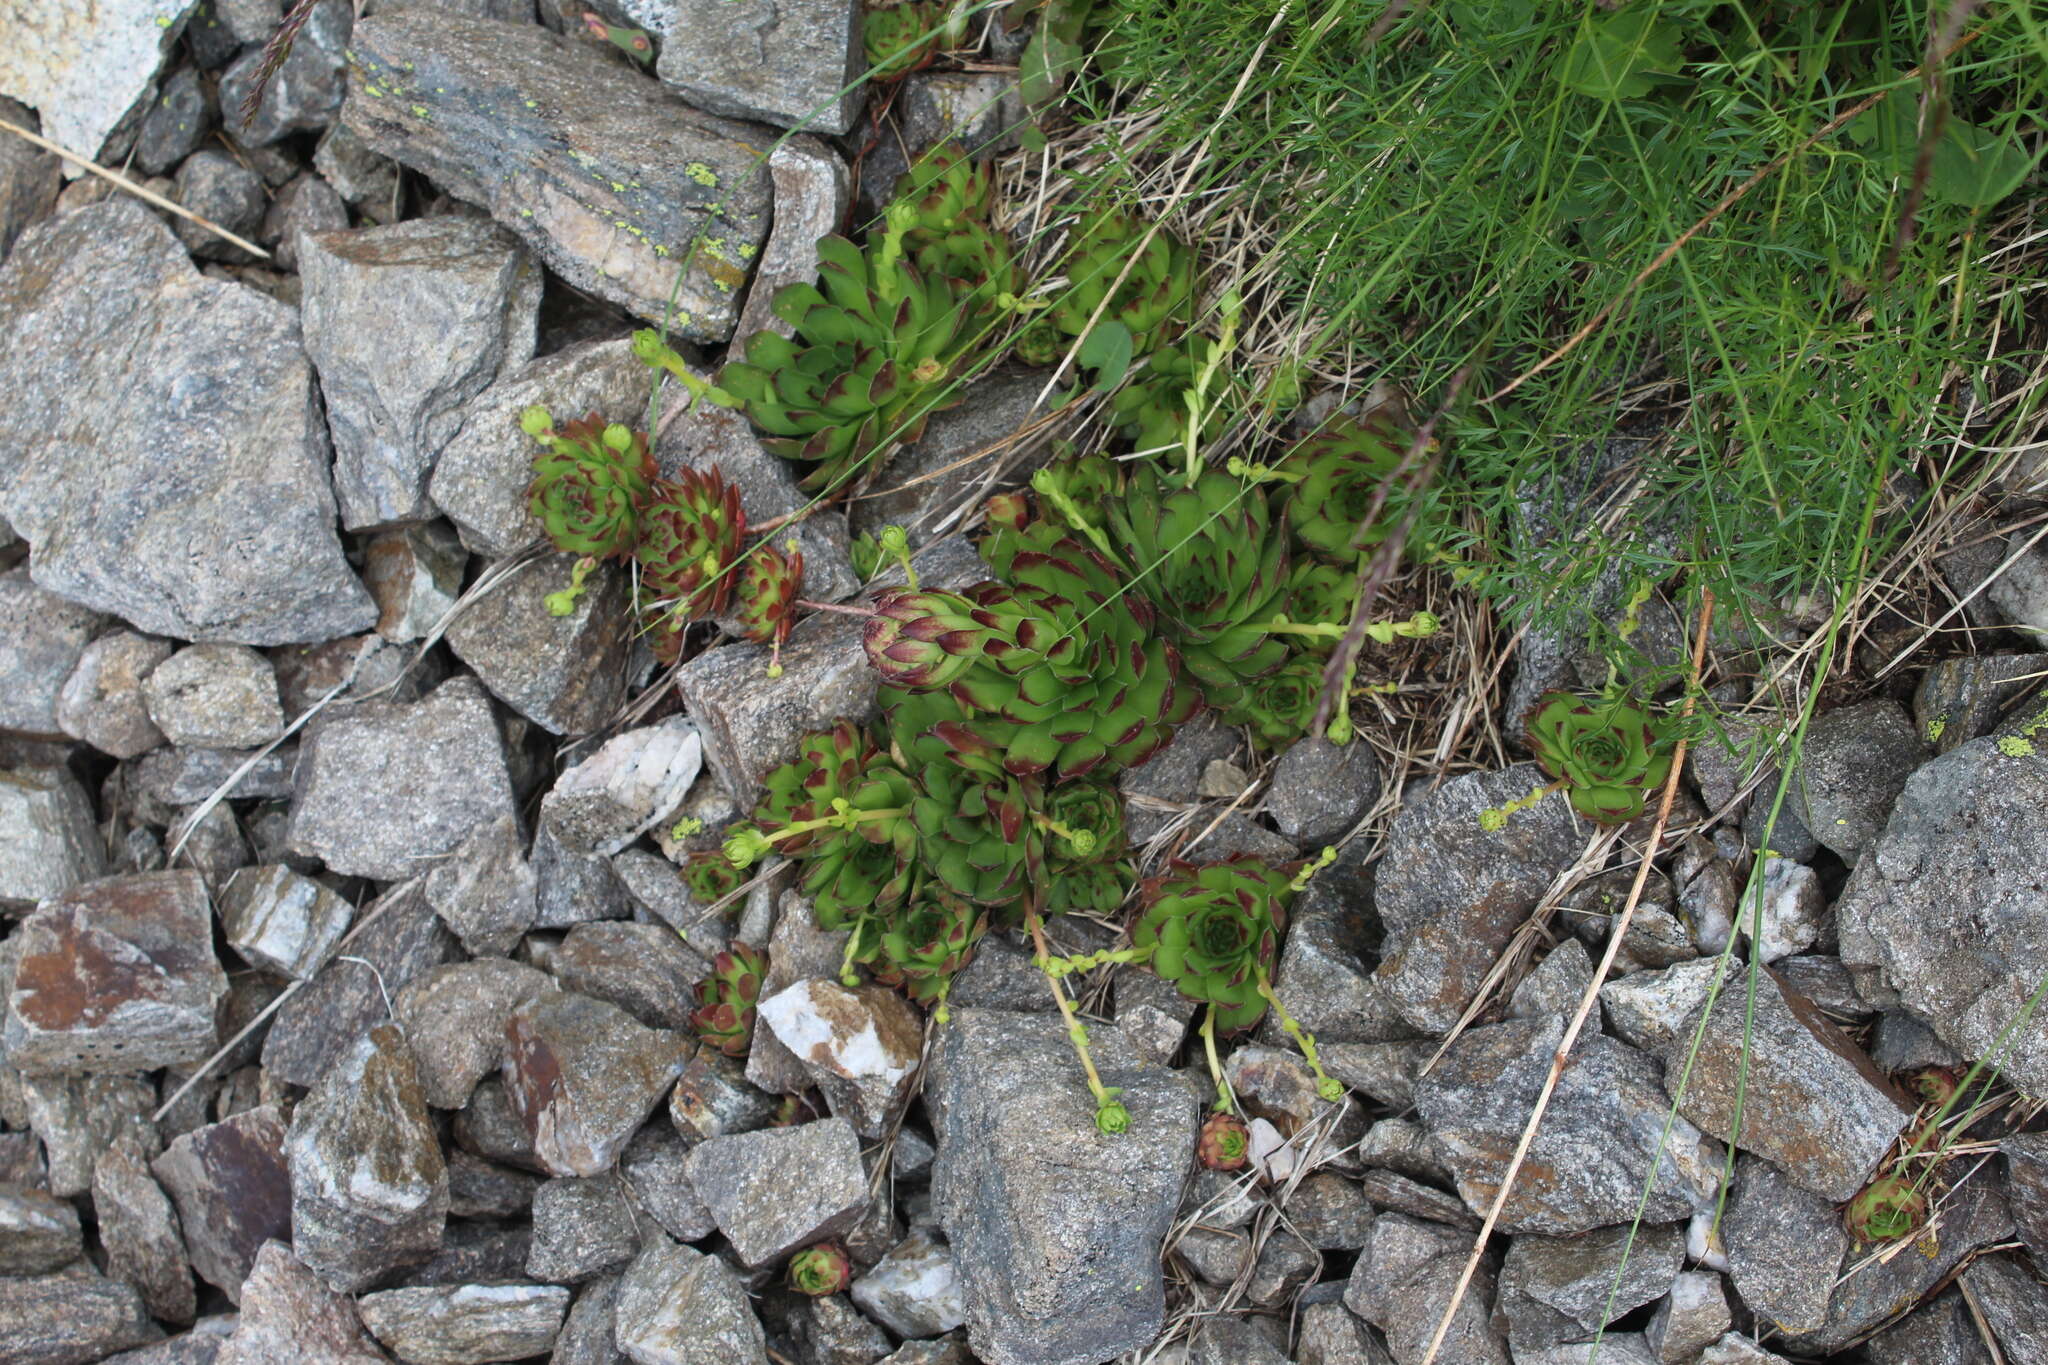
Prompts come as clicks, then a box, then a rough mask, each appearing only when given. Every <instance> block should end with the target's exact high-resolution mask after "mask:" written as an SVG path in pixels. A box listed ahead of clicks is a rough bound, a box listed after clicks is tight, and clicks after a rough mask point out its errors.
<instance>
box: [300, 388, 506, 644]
mask: <svg viewBox="0 0 2048 1365" xmlns="http://www.w3.org/2000/svg"><path fill="white" fill-rule="evenodd" d="M332 410H333V409H332V406H331V405H330V407H329V411H330V412H332ZM373 420H374V418H373ZM389 448H390V447H389V446H386V447H382V449H385V450H386V451H387V452H388V450H389ZM375 458H376V457H375V455H374V454H373V455H372V456H371V457H370V459H371V460H373V461H374V459H375ZM358 472H359V473H361V472H362V470H361V469H359V470H358ZM389 472H390V471H389V470H388V469H384V470H372V471H371V472H370V474H369V476H368V477H369V478H370V479H371V480H372V481H375V480H376V479H377V478H379V477H381V476H382V475H383V474H388V473H389ZM421 473H422V477H421V480H420V482H424V470H422V471H421ZM420 497H421V500H422V502H424V495H423V494H422V495H420ZM468 562H469V554H468V552H467V551H465V550H464V549H463V548H462V542H461V540H460V539H459V538H457V536H456V534H455V532H454V531H453V530H452V529H450V528H449V527H448V526H447V525H446V524H445V523H443V522H438V521H430V522H414V523H411V524H408V525H403V526H395V527H393V528H391V529H390V530H388V531H385V532H384V533H383V534H381V535H378V536H375V537H373V538H372V539H371V541H370V543H369V545H368V546H367V547H365V549H364V551H363V583H364V585H365V586H366V587H368V588H369V590H370V596H371V597H373V598H375V599H376V601H377V633H378V635H380V636H382V637H383V638H384V639H385V640H388V641H390V642H391V643H393V644H401V643H405V642H407V641H411V640H418V639H423V638H425V637H426V636H428V635H431V634H432V633H433V632H434V629H435V627H436V626H438V625H439V624H440V623H441V621H442V619H443V618H445V617H446V616H447V615H448V613H449V612H450V611H451V610H452V609H453V608H454V606H455V602H456V599H457V598H459V597H461V596H462V574H463V570H464V568H465V567H466V566H467V565H468ZM481 600H483V601H488V600H490V599H489V598H485V599H481ZM456 619H457V620H460V619H461V618H460V617H458V618H456Z"/></svg>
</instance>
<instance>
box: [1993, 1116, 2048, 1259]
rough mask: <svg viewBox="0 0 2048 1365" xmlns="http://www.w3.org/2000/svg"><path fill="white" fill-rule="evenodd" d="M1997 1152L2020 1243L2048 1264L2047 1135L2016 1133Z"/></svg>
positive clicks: (2036, 1257)
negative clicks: (2003, 1172)
mask: <svg viewBox="0 0 2048 1365" xmlns="http://www.w3.org/2000/svg"><path fill="white" fill-rule="evenodd" d="M1998 1152H1999V1155H2000V1157H2001V1158H2002V1159H2003V1160H2002V1165H2003V1166H2004V1169H2005V1197H2006V1199H2007V1200H2009V1201H2010V1202H2011V1204H2012V1217H2013V1222H2014V1223H2015V1224H2016V1225H2017V1226H2018V1228H2019V1235H2020V1240H2021V1241H2023V1242H2025V1243H2026V1244H2027V1250H2029V1251H2031V1252H2033V1253H2034V1259H2035V1260H2036V1261H2037V1262H2039V1263H2042V1264H2048V1133H2015V1134H2014V1135H2013V1136H2011V1137H2009V1138H2007V1139H2006V1140H2005V1141H2004V1142H2002V1143H2000V1144H1999V1147H1998Z"/></svg>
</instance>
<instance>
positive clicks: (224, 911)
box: [220, 865, 355, 981]
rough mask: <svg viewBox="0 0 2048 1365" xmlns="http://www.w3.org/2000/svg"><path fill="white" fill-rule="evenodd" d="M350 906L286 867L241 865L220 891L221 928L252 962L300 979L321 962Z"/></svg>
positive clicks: (338, 939) (338, 935)
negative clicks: (241, 867)
mask: <svg viewBox="0 0 2048 1365" xmlns="http://www.w3.org/2000/svg"><path fill="white" fill-rule="evenodd" d="M354 916H355V908H354V907H353V906H351V905H350V904H349V903H348V902H347V901H345V900H343V899H342V898H341V897H339V896H337V895H335V894H334V893H333V892H332V891H330V890H328V889H327V888H326V887H324V886H322V885H321V884H320V883H319V882H316V881H314V880H313V879H312V878H310V877H302V876H300V875H299V874H298V873H296V872H294V871H292V870H291V869H290V868H288V867H282V866H277V865H272V866H269V867H252V868H244V869H242V870H241V871H240V872H237V873H235V875H234V876H233V877H232V878H230V879H229V880H228V883H227V886H226V887H225V888H224V889H223V890H222V892H221V895H220V919H221V929H222V931H223V932H224V933H225V934H226V935H227V940H228V943H229V944H230V945H231V946H232V947H233V948H234V950H235V951H236V952H238V953H240V954H241V955H242V956H243V957H244V958H245V959H247V960H248V961H249V962H250V963H252V964H253V965H255V966H258V967H263V968H266V969H268V970H270V971H273V972H277V973H279V974H280V975H283V976H288V977H290V978H292V979H293V980H295V981H304V980H307V979H309V978H311V977H312V976H314V975H315V974H317V973H318V972H319V970H320V969H321V968H322V967H324V966H326V965H327V959H328V958H329V957H331V956H333V954H334V950H335V947H336V945H337V944H339V943H340V942H341V939H342V936H343V935H344V934H346V933H347V932H348V927H349V922H350V921H351V920H352V919H353V918H354Z"/></svg>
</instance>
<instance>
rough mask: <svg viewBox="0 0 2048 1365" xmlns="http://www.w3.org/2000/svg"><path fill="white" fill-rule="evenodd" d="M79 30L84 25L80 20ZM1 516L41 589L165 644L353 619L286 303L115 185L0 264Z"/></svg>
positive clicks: (309, 388) (368, 605) (321, 429)
mask: <svg viewBox="0 0 2048 1365" xmlns="http://www.w3.org/2000/svg"><path fill="white" fill-rule="evenodd" d="M88 27H91V25H88ZM0 332H4V333H5V335H6V336H7V337H8V340H9V345H8V348H7V351H6V354H5V356H4V357H0V389H4V390H5V392H6V393H7V395H8V401H7V402H6V403H5V404H4V405H0V516H4V517H5V519H6V521H7V522H8V523H9V524H10V525H12V526H13V527H14V529H15V531H17V532H18V533H19V534H20V535H21V536H22V537H24V538H25V539H26V540H28V541H29V542H30V544H31V545H32V546H33V547H34V549H35V554H34V557H33V560H32V561H31V572H32V573H33V574H34V576H35V580H36V582H37V583H39V584H41V585H42V586H43V587H45V588H48V589H49V590H51V591H52V592H56V593H60V594H62V595H63V596H65V597H68V598H70V599H72V600H73V601H76V602H80V603H83V604H85V605H87V606H90V607H92V608H94V609H96V610H99V611H107V612H113V613H115V614H116V615H119V616H121V617H123V618H125V619H126V620H128V621H129V622H131V623H132V624H134V625H135V626H136V627H138V628H139V629H142V630H145V631H150V632H152V633H155V634H158V635H169V636H174V637H176V638H178V639H183V640H225V641H238V642H241V643H244V644H283V643H288V642H292V641H306V640H326V639H331V638H333V637H335V636H337V635H348V634H352V633H354V632H356V631H361V630H364V629H367V628H368V627H369V625H370V624H371V623H372V622H373V621H375V620H376V617H377V611H376V604H375V603H374V602H372V601H371V599H370V594H369V592H368V591H367V590H366V589H365V588H364V587H363V585H362V583H361V582H360V581H359V580H358V579H357V578H356V576H355V574H354V573H353V572H351V571H350V569H349V567H348V563H347V561H346V560H345V559H343V557H342V550H341V542H340V540H339V539H338V538H337V536H336V534H335V527H334V520H335V504H334V495H333V491H332V489H331V487H330V486H329V482H328V445H327V429H326V426H325V424H324V423H323V422H322V421H321V419H320V411H319V404H318V402H317V400H316V398H315V395H314V390H313V371H312V366H311V365H310V364H308V363H307V360H306V356H305V352H304V351H303V350H302V349H301V348H300V345H299V327H298V319H297V317H296V315H295V314H294V313H293V312H292V310H291V309H289V308H287V307H285V306H284V305H283V304H281V303H278V302H277V301H276V300H274V299H271V298H268V297H266V296H265V295H263V294H261V293H259V292H257V291H256V290H254V289H251V288H249V287H247V286H245V285H241V284H234V283H228V282H224V281H220V280H214V279H209V278H207V277H205V276H202V275H201V274H200V273H199V272H198V270H197V269H195V268H194V266H193V265H192V262H191V259H190V258H189V257H188V256H187V255H186V254H185V248H184V247H183V246H181V245H180V244H179V242H178V239H177V238H176V237H175V236H173V235H172V234H171V231H170V229H169V228H167V227H165V226H164V224H163V222H162V220H160V219H159V218H157V217H156V216H155V215H154V214H152V213H151V212H149V210H147V209H145V208H143V207H142V206H141V205H140V204H138V203H136V202H135V201H133V200H131V199H128V198H126V197H118V198H115V199H111V200H107V201H104V202H101V203H97V204H92V205H88V206H87V207H85V208H82V209H79V210H77V211H76V212H74V213H68V214H65V215H64V216H62V217H60V218H54V219H50V220H46V221H44V222H42V223H38V224H37V225H35V226H34V227H32V228H30V229H29V230H28V231H27V232H24V233H23V234H22V236H21V239H20V240H19V241H18V242H16V243H15V246H14V251H13V253H12V254H11V255H9V256H8V258H7V264H6V266H5V267H4V268H0Z"/></svg>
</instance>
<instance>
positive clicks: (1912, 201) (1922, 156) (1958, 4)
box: [1880, 0, 1977, 280]
mask: <svg viewBox="0 0 2048 1365" xmlns="http://www.w3.org/2000/svg"><path fill="white" fill-rule="evenodd" d="M1976 8H1977V0H1952V2H1951V3H1950V5H1949V7H1948V17H1947V18H1945V19H1944V20H1942V24H1941V27H1940V28H1939V29H1932V28H1930V29H1929V30H1928V34H1927V55H1926V56H1925V57H1924V58H1923V59H1922V60H1921V63H1920V68H1921V71H1922V73H1923V74H1922V76H1921V81H1920V83H1921V93H1920V124H1921V130H1920V146H1919V147H1918V148H1917V149H1916V150H1915V151H1914V153H1913V178H1912V180H1911V181H1910V182H1909V183H1908V184H1907V186H1906V202H1905V203H1904V204H1903V205H1902V206H1901V207H1900V209H1899V227H1898V231H1897V232H1896V233H1894V234H1893V236H1892V246H1891V250H1890V251H1888V252H1886V253H1885V260H1884V270H1883V272H1882V274H1881V276H1880V278H1882V279H1886V280H1889V279H1892V278H1893V277H1894V276H1896V275H1897V274H1898V273H1899V259H1900V258H1901V257H1902V256H1904V255H1905V254H1906V248H1907V247H1909V246H1911V245H1912V244H1913V232H1914V229H1915V228H1917V227H1918V226H1919V222H1920V204H1921V201H1923V200H1924V199H1925V198H1926V197H1927V181H1928V179H1929V177H1931V176H1932V175H1933V174H1934V147H1935V144H1936V143H1937V142H1939V141H1940V140H1941V134H1942V130H1943V129H1944V128H1946V127H1947V126H1948V100H1947V98H1946V93H1947V92H1946V91H1945V90H1944V89H1943V86H1942V79H1941V61H1942V54H1943V53H1944V52H1945V51H1947V50H1948V48H1949V47H1950V46H1951V45H1952V44H1954V42H1955V40H1956V38H1957V36H1958V35H1960V34H1961V33H1962V31H1963V24H1964V23H1965V22H1966V21H1967V20H1968V19H1969V17H1970V11H1972V10H1974V9H1976Z"/></svg>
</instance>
